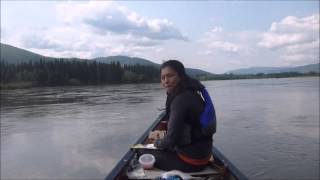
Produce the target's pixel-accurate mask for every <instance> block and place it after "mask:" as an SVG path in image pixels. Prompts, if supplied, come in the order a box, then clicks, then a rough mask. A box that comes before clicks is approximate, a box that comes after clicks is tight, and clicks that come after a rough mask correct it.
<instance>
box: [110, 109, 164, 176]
mask: <svg viewBox="0 0 320 180" xmlns="http://www.w3.org/2000/svg"><path fill="white" fill-rule="evenodd" d="M164 115H165V112H163V113H161V114H160V115H159V117H158V118H157V119H156V120H155V121H154V122H153V124H152V125H151V126H150V127H149V128H148V129H147V130H146V131H145V132H144V133H143V135H142V136H141V137H140V138H139V139H138V140H137V142H136V143H135V144H141V143H143V141H144V140H145V139H146V138H147V137H148V135H149V132H150V131H151V130H152V129H154V128H155V127H156V126H157V125H158V123H159V121H160V120H161V119H162V118H163V117H164ZM133 156H134V152H133V151H132V150H130V149H129V150H128V151H127V153H126V154H125V155H124V156H123V157H122V158H121V160H120V161H119V162H118V163H117V165H116V166H115V167H114V168H113V169H112V170H111V171H110V174H109V175H108V176H107V177H106V178H105V180H111V179H116V178H117V176H118V175H119V174H120V173H121V171H122V170H123V167H124V166H126V165H127V164H128V163H129V161H130V160H131V159H132V157H133Z"/></svg>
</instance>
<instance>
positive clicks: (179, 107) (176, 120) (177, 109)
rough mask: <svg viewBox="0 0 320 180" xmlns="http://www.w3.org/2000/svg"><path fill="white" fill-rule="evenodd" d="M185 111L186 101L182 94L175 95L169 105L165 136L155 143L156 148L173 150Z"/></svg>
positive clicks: (180, 130) (186, 108) (178, 136)
mask: <svg viewBox="0 0 320 180" xmlns="http://www.w3.org/2000/svg"><path fill="white" fill-rule="evenodd" d="M187 111H188V100H186V98H185V96H184V93H182V94H179V95H177V97H175V98H174V100H173V101H172V103H171V105H170V116H169V121H168V130H167V134H166V136H165V137H164V138H163V139H162V140H158V141H156V143H155V146H156V147H157V148H159V149H173V148H174V147H175V145H177V144H178V141H179V139H180V136H181V133H182V129H183V124H184V120H185V118H186V115H187Z"/></svg>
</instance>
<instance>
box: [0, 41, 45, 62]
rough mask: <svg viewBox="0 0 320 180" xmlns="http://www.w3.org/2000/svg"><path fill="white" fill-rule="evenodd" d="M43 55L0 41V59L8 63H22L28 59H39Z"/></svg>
mask: <svg viewBox="0 0 320 180" xmlns="http://www.w3.org/2000/svg"><path fill="white" fill-rule="evenodd" d="M43 57H44V56H42V55H40V54H36V53H33V52H30V51H27V50H24V49H20V48H17V47H14V46H10V45H7V44H2V43H1V60H2V61H6V62H8V63H22V62H28V61H30V60H39V59H40V58H43Z"/></svg>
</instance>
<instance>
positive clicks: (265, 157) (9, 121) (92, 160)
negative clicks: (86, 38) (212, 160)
mask: <svg viewBox="0 0 320 180" xmlns="http://www.w3.org/2000/svg"><path fill="white" fill-rule="evenodd" d="M204 84H205V85H206V86H207V88H208V89H209V92H210V94H211V95H212V96H213V99H214V103H215V107H216V111H217V116H218V129H217V134H216V135H215V136H214V139H215V145H216V146H217V147H218V148H219V149H220V150H221V151H222V152H223V153H224V154H225V155H226V156H227V157H228V158H229V159H230V160H231V161H232V162H234V163H235V165H236V166H238V167H239V168H240V169H241V170H242V171H243V172H244V173H245V174H246V175H247V176H249V177H250V178H252V179H266V178H268V179H319V170H318V169H319V111H318V109H319V78H290V79H266V80H233V81H207V82H204ZM164 101H165V93H164V91H163V90H161V88H160V86H159V84H136V85H113V86H86V87H83V86H81V87H55V88H32V89H24V90H11V91H2V92H1V179H6V178H14V179H21V178H29V179H35V178H37V179H57V178H58V179H102V178H104V177H105V176H106V175H107V174H108V172H109V171H110V169H111V168H112V167H113V166H114V164H115V163H116V162H117V161H118V160H119V158H121V156H122V155H123V154H124V153H125V151H126V150H127V148H128V147H129V146H131V145H132V143H134V142H135V141H136V140H137V139H138V138H139V136H140V135H141V133H142V132H143V131H144V130H145V129H146V128H147V127H148V126H149V125H150V124H151V123H152V122H153V121H154V120H155V118H156V116H157V115H158V114H159V113H160V112H159V111H158V110H157V109H158V108H163V106H164ZM297 162H298V163H297Z"/></svg>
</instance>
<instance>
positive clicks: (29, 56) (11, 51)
mask: <svg viewBox="0 0 320 180" xmlns="http://www.w3.org/2000/svg"><path fill="white" fill-rule="evenodd" d="M7 59H10V60H7ZM39 59H44V60H54V59H64V60H79V61H82V60H88V61H92V60H94V61H96V62H101V63H106V64H110V63H112V62H119V63H120V64H121V65H124V64H127V65H136V64H140V65H146V66H149V65H150V66H154V67H157V68H160V64H157V63H154V62H152V61H150V60H147V59H144V58H139V57H129V56H123V55H118V56H108V57H96V58H91V59H81V58H55V57H47V56H43V55H40V54H37V53H33V52H31V51H28V50H25V49H22V48H18V47H15V46H12V45H8V44H3V43H1V60H3V61H6V62H7V63H22V62H29V61H30V60H32V61H37V60H39ZM186 72H187V73H188V74H189V75H190V76H210V75H213V73H210V72H207V71H204V70H201V69H194V68H186Z"/></svg>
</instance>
